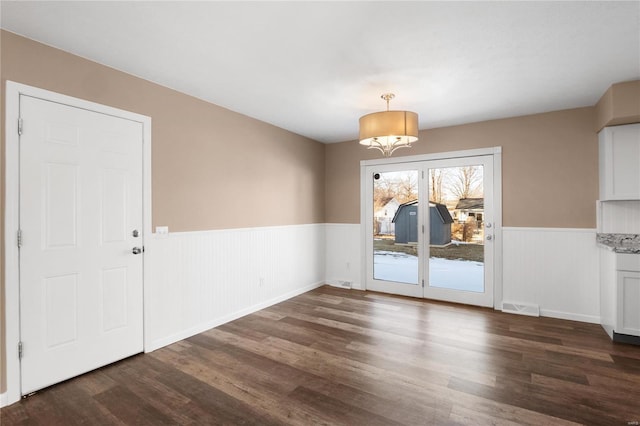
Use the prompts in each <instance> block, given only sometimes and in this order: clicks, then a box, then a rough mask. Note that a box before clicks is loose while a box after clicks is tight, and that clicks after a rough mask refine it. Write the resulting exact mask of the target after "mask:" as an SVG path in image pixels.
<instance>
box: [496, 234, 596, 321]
mask: <svg viewBox="0 0 640 426" xmlns="http://www.w3.org/2000/svg"><path fill="white" fill-rule="evenodd" d="M502 230H503V234H502V235H503V240H504V244H503V247H504V253H503V265H504V266H503V267H504V271H503V272H504V276H503V287H504V288H503V300H504V301H505V302H515V303H523V304H536V305H538V306H539V307H540V315H542V316H548V317H555V318H563V319H571V320H576V321H584V322H591V323H600V285H599V257H598V247H597V245H596V242H595V240H596V230H595V229H565V228H511V227H504V228H502Z"/></svg>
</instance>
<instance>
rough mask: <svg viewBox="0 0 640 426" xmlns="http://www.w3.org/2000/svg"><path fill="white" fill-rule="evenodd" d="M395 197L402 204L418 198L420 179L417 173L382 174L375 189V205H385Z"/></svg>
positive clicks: (376, 182)
mask: <svg viewBox="0 0 640 426" xmlns="http://www.w3.org/2000/svg"><path fill="white" fill-rule="evenodd" d="M394 197H395V199H396V200H397V201H398V202H399V203H400V204H402V203H406V202H407V201H413V200H415V199H417V198H418V177H417V175H416V174H415V173H405V174H401V175H397V174H395V175H385V174H380V177H379V178H378V179H376V180H375V184H374V187H373V198H374V204H376V203H377V204H383V203H384V202H386V201H388V200H390V199H391V198H394Z"/></svg>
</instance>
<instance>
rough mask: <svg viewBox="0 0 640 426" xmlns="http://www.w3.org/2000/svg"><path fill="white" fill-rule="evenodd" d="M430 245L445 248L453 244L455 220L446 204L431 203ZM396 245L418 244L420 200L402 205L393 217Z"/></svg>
mask: <svg viewBox="0 0 640 426" xmlns="http://www.w3.org/2000/svg"><path fill="white" fill-rule="evenodd" d="M429 218H430V219H429V244H430V245H435V246H444V245H447V244H449V243H451V224H452V223H453V218H452V217H451V214H450V213H449V210H447V207H446V206H445V205H444V204H439V203H429ZM393 223H395V226H396V229H395V230H396V238H395V241H396V243H400V244H408V243H417V242H418V200H413V201H409V202H407V203H404V204H400V207H398V211H396V214H395V216H394V217H393Z"/></svg>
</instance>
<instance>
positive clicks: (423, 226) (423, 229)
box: [422, 225, 424, 234]
mask: <svg viewBox="0 0 640 426" xmlns="http://www.w3.org/2000/svg"><path fill="white" fill-rule="evenodd" d="M422 233H423V234H424V225H422Z"/></svg>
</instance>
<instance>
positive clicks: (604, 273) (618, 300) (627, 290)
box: [600, 249, 640, 340]
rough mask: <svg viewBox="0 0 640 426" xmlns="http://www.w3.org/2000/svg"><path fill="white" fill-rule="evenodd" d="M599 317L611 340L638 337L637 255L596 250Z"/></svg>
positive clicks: (639, 288)
mask: <svg viewBox="0 0 640 426" xmlns="http://www.w3.org/2000/svg"><path fill="white" fill-rule="evenodd" d="M600 318H601V324H602V327H603V328H604V329H605V331H606V332H607V334H608V335H609V337H611V338H612V339H614V340H617V339H616V335H626V336H640V255H638V254H621V253H614V252H611V251H609V250H606V249H602V250H600Z"/></svg>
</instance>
